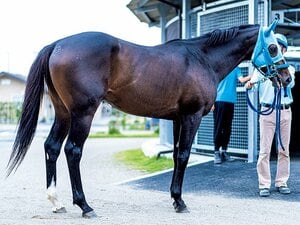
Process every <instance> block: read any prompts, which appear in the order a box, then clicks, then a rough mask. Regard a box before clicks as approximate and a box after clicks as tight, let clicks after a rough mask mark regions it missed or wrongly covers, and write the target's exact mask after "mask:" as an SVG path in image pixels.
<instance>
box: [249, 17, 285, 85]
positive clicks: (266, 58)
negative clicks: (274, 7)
mask: <svg viewBox="0 0 300 225" xmlns="http://www.w3.org/2000/svg"><path fill="white" fill-rule="evenodd" d="M277 23H278V19H277V18H276V19H275V20H274V22H273V23H272V24H271V25H270V26H269V27H260V30H259V34H258V38H257V42H256V45H255V48H254V51H253V54H252V58H251V61H252V63H253V65H254V67H255V68H256V69H258V70H259V71H260V72H261V73H262V74H263V75H264V76H265V77H267V78H270V79H271V80H272V82H273V84H274V85H276V86H281V85H282V86H287V85H288V84H289V83H290V82H291V75H290V73H289V70H288V64H287V63H286V61H285V59H284V57H283V54H282V52H281V48H280V46H279V44H278V41H277V39H276V35H275V34H274V29H275V27H276V25H277ZM281 44H282V42H281ZM285 47H287V46H285Z"/></svg>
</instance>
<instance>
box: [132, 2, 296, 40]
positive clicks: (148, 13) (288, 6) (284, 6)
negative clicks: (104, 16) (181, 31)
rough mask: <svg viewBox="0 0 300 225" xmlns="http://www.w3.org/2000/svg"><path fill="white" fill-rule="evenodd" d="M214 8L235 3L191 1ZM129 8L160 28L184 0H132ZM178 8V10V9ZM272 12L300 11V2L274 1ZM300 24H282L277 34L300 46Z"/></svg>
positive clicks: (142, 18)
mask: <svg viewBox="0 0 300 225" xmlns="http://www.w3.org/2000/svg"><path fill="white" fill-rule="evenodd" d="M204 2H205V4H206V5H207V6H208V5H211V6H214V5H221V3H222V4H225V3H228V2H233V0H228V1H224V0H218V1H217V0H203V1H199V0H190V3H191V8H195V7H199V6H202V5H203V3H204ZM127 7H128V8H129V9H130V10H131V11H132V13H133V14H134V15H135V16H136V17H137V18H138V19H139V20H140V21H141V22H144V23H147V24H148V25H149V26H158V27H160V22H161V18H162V17H163V18H164V19H165V20H166V21H169V20H171V19H173V18H174V17H176V16H177V15H178V8H181V7H182V0H131V1H130V2H129V4H128V5H127ZM176 7H178V8H176ZM271 8H272V11H278V10H295V9H297V8H298V9H300V0H272V5H271ZM299 30H300V24H299V23H297V22H296V23H288V22H284V23H280V24H278V26H277V30H276V31H277V32H281V33H283V34H285V35H286V36H287V37H288V38H289V39H293V43H292V44H293V45H299V46H300V37H299V35H300V34H299Z"/></svg>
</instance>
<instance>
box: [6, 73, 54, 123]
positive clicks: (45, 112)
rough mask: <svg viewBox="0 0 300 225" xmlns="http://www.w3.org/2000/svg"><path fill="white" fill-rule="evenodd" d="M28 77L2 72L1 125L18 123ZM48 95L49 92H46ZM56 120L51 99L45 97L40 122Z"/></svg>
mask: <svg viewBox="0 0 300 225" xmlns="http://www.w3.org/2000/svg"><path fill="white" fill-rule="evenodd" d="M26 80H27V77H25V76H23V75H19V74H12V73H8V72H0V123H16V122H17V121H18V118H19V116H20V113H21V108H22V102H23V98H24V93H25V87H26ZM45 93H47V91H45ZM53 118H54V111H53V107H52V104H51V103H50V98H49V96H48V95H47V94H45V95H44V100H43V103H42V107H41V110H40V118H39V120H40V121H43V122H47V121H51V120H53Z"/></svg>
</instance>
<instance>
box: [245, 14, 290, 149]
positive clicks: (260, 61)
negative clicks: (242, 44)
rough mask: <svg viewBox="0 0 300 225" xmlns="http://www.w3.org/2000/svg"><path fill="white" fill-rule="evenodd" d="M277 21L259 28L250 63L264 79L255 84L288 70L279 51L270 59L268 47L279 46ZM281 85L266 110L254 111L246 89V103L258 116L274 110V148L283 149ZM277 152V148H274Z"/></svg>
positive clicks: (275, 88)
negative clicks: (276, 35)
mask: <svg viewBox="0 0 300 225" xmlns="http://www.w3.org/2000/svg"><path fill="white" fill-rule="evenodd" d="M278 21H279V18H277V17H276V18H275V20H274V21H273V22H272V24H271V25H270V26H269V27H262V26H261V27H260V29H259V33H258V37H257V42H256V45H255V48H254V51H253V54H252V57H251V62H252V64H253V66H254V67H255V68H256V69H257V70H258V71H259V72H260V73H261V74H262V75H263V76H264V78H263V79H262V80H260V81H258V82H257V83H261V82H265V81H266V80H267V79H270V78H273V77H277V76H278V74H279V73H278V70H279V69H285V68H288V67H289V65H288V64H287V63H286V61H285V59H284V57H283V55H282V53H281V51H280V50H279V51H277V54H276V55H275V56H274V57H272V56H271V54H270V52H269V49H268V47H269V46H270V45H272V44H274V45H276V46H277V48H278V49H280V48H279V44H278V42H277V40H276V38H275V35H274V30H275V27H276V25H277V23H278ZM281 60H283V61H284V64H280V65H276V63H278V62H279V61H281ZM262 68H266V72H264V71H262ZM281 91H282V90H281V84H280V85H279V87H274V100H273V103H272V105H271V106H270V108H267V109H266V110H263V111H260V110H258V109H256V108H255V107H254V106H253V104H252V103H251V101H250V98H249V93H248V89H247V96H246V97H247V103H248V105H249V107H250V108H251V109H252V110H253V111H255V112H256V113H258V114H260V115H269V114H271V113H272V112H273V111H274V109H275V110H276V129H275V135H276V146H278V142H279V144H280V147H281V148H282V149H283V150H285V149H284V146H283V143H282V139H281V133H280V111H281ZM276 150H277V148H276Z"/></svg>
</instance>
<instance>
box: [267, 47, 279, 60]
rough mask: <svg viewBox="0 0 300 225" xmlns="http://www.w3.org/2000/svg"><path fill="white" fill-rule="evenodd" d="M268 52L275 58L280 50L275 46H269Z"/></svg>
mask: <svg viewBox="0 0 300 225" xmlns="http://www.w3.org/2000/svg"><path fill="white" fill-rule="evenodd" d="M268 51H269V53H270V55H271V57H272V58H274V57H275V56H277V54H278V48H277V46H276V45H274V44H271V45H269V47H268Z"/></svg>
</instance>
